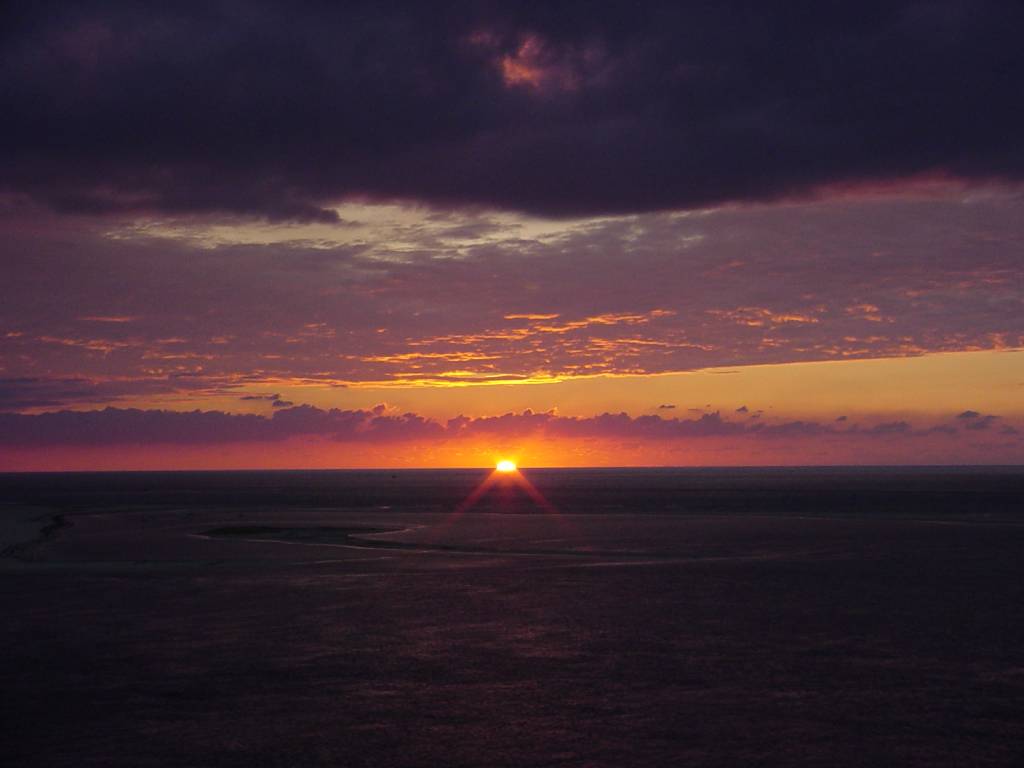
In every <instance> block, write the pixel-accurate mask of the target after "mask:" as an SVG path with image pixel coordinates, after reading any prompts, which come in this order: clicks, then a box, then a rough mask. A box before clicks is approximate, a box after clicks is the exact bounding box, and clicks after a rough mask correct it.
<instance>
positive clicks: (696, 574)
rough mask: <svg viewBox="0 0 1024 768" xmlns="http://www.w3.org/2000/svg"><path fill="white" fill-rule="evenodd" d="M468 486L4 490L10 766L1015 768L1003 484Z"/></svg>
mask: <svg viewBox="0 0 1024 768" xmlns="http://www.w3.org/2000/svg"><path fill="white" fill-rule="evenodd" d="M486 474H487V473H484V472H479V471H442V472H438V471H397V472H251V473H243V472H216V473H119V474H65V475H0V524H2V536H0V552H2V554H3V557H0V627H2V633H3V647H2V650H3V653H2V654H0V691H2V692H3V695H2V698H0V731H2V733H0V754H2V758H3V760H4V762H5V764H10V765H18V766H37V765H38V766H318V765H338V766H542V765H543V766H555V765H565V766H583V765H586V766H661V765H676V764H689V765H722V766H727V765H730V766H731V765H815V766H819V765H820V766H832V765H836V766H860V765H919V766H926V765H927V766H936V765H942V766H964V765H1020V764H1024V509H1022V502H1024V472H1022V471H1021V470H1020V469H988V470H969V469H915V470H902V469H901V470H892V469H887V470H865V469H860V470H846V469H828V470H825V469H817V470H738V469H737V470H535V471H527V472H526V473H525V476H526V477H527V478H528V479H529V481H530V482H531V483H532V484H533V485H534V486H535V488H536V491H537V493H538V494H539V496H538V495H537V494H534V495H531V494H530V493H528V492H526V490H525V489H524V488H523V487H522V486H521V484H519V483H517V482H516V481H515V479H514V478H511V479H510V478H504V479H502V480H500V481H499V482H497V483H495V484H494V486H493V487H491V488H490V489H489V491H488V493H487V494H485V495H484V496H483V497H482V498H481V499H480V500H479V501H478V502H477V503H476V504H475V505H473V506H471V507H470V508H468V509H465V510H463V511H459V510H460V505H462V504H463V502H464V501H465V499H466V498H467V497H469V495H470V494H471V493H472V491H473V489H474V488H475V487H476V486H477V485H478V484H479V483H480V482H481V481H483V480H484V479H485V477H486ZM540 498H543V500H544V501H543V502H542V503H538V499H540Z"/></svg>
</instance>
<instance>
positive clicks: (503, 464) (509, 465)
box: [494, 459, 516, 472]
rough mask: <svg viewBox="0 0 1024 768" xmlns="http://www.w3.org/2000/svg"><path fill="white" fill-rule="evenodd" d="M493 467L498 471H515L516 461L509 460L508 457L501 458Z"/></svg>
mask: <svg viewBox="0 0 1024 768" xmlns="http://www.w3.org/2000/svg"><path fill="white" fill-rule="evenodd" d="M494 468H495V469H496V470H498V471H499V472H515V471H516V463H515V462H514V461H509V460H508V459H502V460H501V461H499V462H498V463H497V465H496V466H495V467H494Z"/></svg>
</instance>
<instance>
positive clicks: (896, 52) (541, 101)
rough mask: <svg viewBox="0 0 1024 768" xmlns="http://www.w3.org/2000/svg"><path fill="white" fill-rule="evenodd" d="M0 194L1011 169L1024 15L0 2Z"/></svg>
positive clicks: (875, 7)
mask: <svg viewBox="0 0 1024 768" xmlns="http://www.w3.org/2000/svg"><path fill="white" fill-rule="evenodd" d="M0 13H2V16H0V30H2V32H0V54H2V57H0V94H2V95H0V98H2V106H3V114H4V120H3V121H2V123H0V138H2V141H0V169H2V171H0V185H2V186H3V187H5V188H6V189H7V190H8V191H10V192H12V193H14V195H16V196H19V197H27V198H29V199H33V200H36V201H39V202H42V203H45V204H47V205H49V206H52V207H53V208H56V209H58V210H62V211H75V212H82V213H87V214H91V213H100V212H109V211H139V210H149V211H162V212H165V213H167V212H169V213H182V214H191V213H196V212H208V211H220V212H235V213H245V214H256V215H261V216H265V217H267V218H270V219H299V220H323V221H330V220H334V219H335V218H336V215H335V214H334V212H333V211H331V210H329V209H328V208H327V207H326V206H328V205H329V204H330V203H331V202H332V201H336V200H338V199H339V198H343V197H353V196H356V197H370V198H378V199H382V198H387V199H390V198H404V199H416V200H421V201H428V202H432V203H436V204H467V203H468V204H478V205H494V206H505V207H512V208H517V209H523V210H529V211H534V212H539V213H543V214H553V215H563V214H583V213H606V212H631V211H644V210H652V209H666V208H685V207H693V206H703V205H707V204H709V203H715V202H718V201H724V200H752V199H770V198H776V197H779V196H789V195H792V194H795V193H801V192H805V191H807V190H809V189H812V188H814V187H816V186H818V185H822V184H836V183H862V182H865V181H871V180H886V179H892V178H897V177H905V176H908V175H913V174H922V173H945V174H951V175H954V176H961V177H969V178H993V177H1000V178H1007V177H1009V178H1020V176H1021V175H1022V173H1024V152H1022V147H1024V144H1022V138H1021V137H1022V136H1024V109H1022V108H1021V105H1020V99H1019V94H1020V90H1021V85H1022V82H1024V46H1021V45H1020V35H1019V31H1020V29H1021V28H1022V27H1024V6H1021V4H1019V3H1014V2H1005V1H1002V0H975V1H974V2H966V1H965V0H944V1H939V2H934V3H921V2H916V1H911V0H894V1H892V2H866V3H820V2H812V1H811V0H806V1H805V2H797V3H785V4H773V3H750V2H746V1H745V0H732V1H727V2H718V3H698V2H679V1H678V0H673V2H667V1H666V2H652V3H645V4H643V5H642V6H639V7H638V6H636V5H635V4H633V3H625V2H603V3H587V4H580V3H578V2H574V1H571V0H564V1H553V2H546V3H526V2H523V3H515V2H509V3H492V2H482V3H480V2H469V1H468V0H465V1H453V2H446V3H420V2H404V3H403V2H398V3H387V4H380V3H375V2H373V3H371V2H355V1H350V2H340V3H304V4H295V3H284V2H277V3H275V2H266V1H264V2H252V3H242V4H229V3H214V4H207V3H173V4H167V3H149V4H138V3H128V2H120V3H119V2H98V1H96V2H89V1H88V0H85V1H83V2H77V3H73V4H69V3H56V2H34V3H28V2H9V3H5V4H4V5H3V11H2V12H0Z"/></svg>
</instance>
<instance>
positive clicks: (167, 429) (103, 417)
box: [0, 401, 1016, 448]
mask: <svg viewBox="0 0 1024 768" xmlns="http://www.w3.org/2000/svg"><path fill="white" fill-rule="evenodd" d="M275 402H280V401H275ZM989 418H994V417H989ZM956 434H958V430H956V429H954V428H953V427H951V426H949V425H940V426H939V427H932V428H924V429H915V428H914V427H912V426H911V425H910V424H909V423H908V422H906V421H896V422H887V423H881V424H877V425H875V426H873V427H871V428H868V429H863V430H862V429H859V428H856V427H854V428H850V429H845V430H841V429H837V428H835V427H834V426H831V425H828V424H822V423H818V422H813V421H789V422H779V423H772V424H768V423H762V422H756V423H753V424H750V423H748V424H743V423H740V422H733V421H729V420H727V419H723V418H722V416H721V414H719V413H718V412H714V413H705V414H703V415H701V416H700V417H698V418H692V419H680V418H671V419H667V418H660V417H658V416H637V417H632V416H630V415H629V414H626V413H603V414H600V415H597V416H592V417H569V416H558V415H557V414H555V413H554V412H547V413H536V412H533V411H530V410H526V411H523V412H521V413H506V414H503V415H501V416H483V417H476V418H470V417H466V416H459V417H456V418H453V419H449V420H448V421H447V422H445V423H440V422H438V421H434V420H432V419H428V418H425V417H423V416H420V415H418V414H415V413H403V414H398V413H391V414H389V413H388V412H387V410H386V407H384V406H377V407H376V408H373V409H371V410H339V409H330V410H323V409H320V408H316V407H314V406H309V405H300V406H287V405H282V406H281V407H280V409H279V410H275V411H274V412H273V413H272V414H271V415H270V416H260V415H254V414H230V413H225V412H221V411H189V412H179V411H166V410H139V409H118V408H105V409H103V410H95V411H51V412H47V413H41V414H36V415H27V414H17V413H0V445H6V446H14V447H19V448H26V447H59V446H116V445H166V444H173V445H193V446H199V445H220V444H228V443H271V442H280V441H282V440H288V439H290V438H295V437H310V436H312V437H319V438H323V439H328V440H334V441H340V442H349V443H360V442H365V443H401V442H417V441H446V440H464V439H481V440H488V441H489V440H495V439H502V440H504V439H509V438H519V437H527V436H543V437H546V438H549V439H557V438H564V439H598V440H612V441H630V440H643V441H685V440H691V439H703V438H709V439H710V438H729V439H734V440H735V439H739V440H743V439H753V440H760V439H768V440H801V439H806V438H828V439H844V438H845V439H885V438H898V439H901V438H919V437H926V436H929V435H936V436H940V437H943V436H954V435H956ZM1003 434H1007V435H1010V434H1016V432H1010V431H1007V430H1004V431H1003Z"/></svg>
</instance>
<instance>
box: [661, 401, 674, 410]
mask: <svg viewBox="0 0 1024 768" xmlns="http://www.w3.org/2000/svg"><path fill="white" fill-rule="evenodd" d="M674 409H675V405H673V404H672V403H662V404H661V405H659V406H658V410H659V411H671V410H674Z"/></svg>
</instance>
